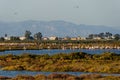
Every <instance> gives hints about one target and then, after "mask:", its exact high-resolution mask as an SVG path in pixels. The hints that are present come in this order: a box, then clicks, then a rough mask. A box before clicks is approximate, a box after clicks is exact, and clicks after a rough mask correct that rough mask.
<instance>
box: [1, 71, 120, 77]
mask: <svg viewBox="0 0 120 80" xmlns="http://www.w3.org/2000/svg"><path fill="white" fill-rule="evenodd" d="M51 73H58V74H70V75H75V76H79V75H81V74H95V73H89V72H32V71H0V76H7V77H15V76H17V75H31V76H34V75H37V74H44V75H46V76H47V75H49V74H51ZM97 74H101V75H103V76H107V75H113V76H120V74H107V73H97Z"/></svg>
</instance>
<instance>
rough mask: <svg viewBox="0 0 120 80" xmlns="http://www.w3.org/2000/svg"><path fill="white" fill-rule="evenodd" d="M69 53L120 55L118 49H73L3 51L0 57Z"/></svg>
mask: <svg viewBox="0 0 120 80" xmlns="http://www.w3.org/2000/svg"><path fill="white" fill-rule="evenodd" d="M71 52H86V53H89V54H101V53H103V52H113V53H117V54H120V49H74V50H70V49H66V50H62V49H51V50H48V49H43V50H9V51H3V52H0V55H4V54H10V53H11V54H14V55H19V54H23V53H31V54H38V55H40V54H50V55H52V54H57V53H71Z"/></svg>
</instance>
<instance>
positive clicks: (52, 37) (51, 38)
mask: <svg viewBox="0 0 120 80" xmlns="http://www.w3.org/2000/svg"><path fill="white" fill-rule="evenodd" d="M49 40H58V37H56V36H51V37H49Z"/></svg>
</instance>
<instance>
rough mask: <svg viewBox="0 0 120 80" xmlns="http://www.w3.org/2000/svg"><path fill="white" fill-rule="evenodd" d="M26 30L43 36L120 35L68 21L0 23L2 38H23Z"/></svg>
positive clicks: (103, 27) (95, 26)
mask: <svg viewBox="0 0 120 80" xmlns="http://www.w3.org/2000/svg"><path fill="white" fill-rule="evenodd" d="M26 30H30V31H31V32H32V33H33V34H34V33H36V32H41V33H42V34H43V36H59V37H64V36H71V37H73V36H75V37H76V36H86V35H88V34H92V33H94V34H95V33H100V32H111V33H113V34H114V33H120V30H118V29H116V28H112V27H107V26H101V25H85V24H80V25H77V24H74V23H71V22H66V21H23V22H0V36H4V34H8V36H11V35H13V36H23V35H24V32H25V31H26Z"/></svg>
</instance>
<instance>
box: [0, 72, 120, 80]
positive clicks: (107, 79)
mask: <svg viewBox="0 0 120 80" xmlns="http://www.w3.org/2000/svg"><path fill="white" fill-rule="evenodd" d="M0 80H120V76H102V75H99V74H82V75H80V76H74V75H69V74H56V73H53V74H49V75H48V76H46V75H42V74H38V75H35V76H28V75H18V76H16V77H4V76H0Z"/></svg>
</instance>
